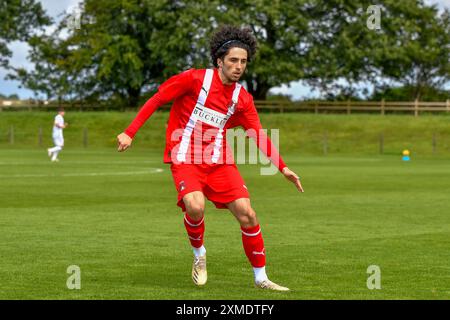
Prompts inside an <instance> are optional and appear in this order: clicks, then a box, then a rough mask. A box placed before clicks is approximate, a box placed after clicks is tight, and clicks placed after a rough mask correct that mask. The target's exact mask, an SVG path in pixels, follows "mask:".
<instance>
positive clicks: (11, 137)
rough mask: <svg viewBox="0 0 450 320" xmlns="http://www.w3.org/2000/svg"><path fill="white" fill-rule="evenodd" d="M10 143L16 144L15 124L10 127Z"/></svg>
mask: <svg viewBox="0 0 450 320" xmlns="http://www.w3.org/2000/svg"><path fill="white" fill-rule="evenodd" d="M9 144H14V126H13V125H11V127H9Z"/></svg>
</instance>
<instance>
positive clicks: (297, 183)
mask: <svg viewBox="0 0 450 320" xmlns="http://www.w3.org/2000/svg"><path fill="white" fill-rule="evenodd" d="M283 175H284V176H285V177H286V179H288V180H289V181H291V182H292V183H293V184H295V187H296V188H297V190H298V191H299V192H305V191H304V190H303V187H302V184H301V183H300V178H299V177H298V175H297V174H296V173H295V172H294V171H292V170H290V169H289V168H288V167H284V168H283Z"/></svg>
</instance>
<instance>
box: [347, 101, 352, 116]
mask: <svg viewBox="0 0 450 320" xmlns="http://www.w3.org/2000/svg"><path fill="white" fill-rule="evenodd" d="M350 112H351V109H350V100H347V114H350Z"/></svg>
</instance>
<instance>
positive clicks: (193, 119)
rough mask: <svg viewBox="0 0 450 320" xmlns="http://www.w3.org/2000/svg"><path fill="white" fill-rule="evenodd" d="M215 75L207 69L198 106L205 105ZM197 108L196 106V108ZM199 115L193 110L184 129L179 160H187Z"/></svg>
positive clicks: (178, 154)
mask: <svg viewBox="0 0 450 320" xmlns="http://www.w3.org/2000/svg"><path fill="white" fill-rule="evenodd" d="M213 75H214V70H212V69H206V72H205V77H204V78H203V84H202V88H201V89H200V93H199V94H198V98H197V103H196V107H197V106H200V107H203V106H204V105H205V101H206V98H207V97H208V93H209V89H210V88H211V83H212V78H213ZM194 110H196V108H194ZM197 120H198V117H197V115H195V114H194V111H192V113H191V116H190V117H189V121H188V123H187V125H186V127H185V128H184V130H183V136H182V138H181V142H180V148H179V149H178V153H177V160H178V161H179V162H183V161H186V153H187V150H188V148H189V143H190V142H191V135H192V131H194V127H195V124H196V123H197Z"/></svg>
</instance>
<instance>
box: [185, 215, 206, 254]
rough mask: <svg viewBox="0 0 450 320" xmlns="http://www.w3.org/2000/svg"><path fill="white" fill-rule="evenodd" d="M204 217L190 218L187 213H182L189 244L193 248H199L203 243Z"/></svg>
mask: <svg viewBox="0 0 450 320" xmlns="http://www.w3.org/2000/svg"><path fill="white" fill-rule="evenodd" d="M203 220H204V217H202V218H201V219H200V220H199V221H195V220H192V218H191V217H189V215H188V214H187V213H185V214H184V226H185V227H186V231H187V234H188V236H189V241H190V242H191V245H192V246H193V247H195V248H200V247H201V246H202V245H203V234H204V233H205V223H204V221H203Z"/></svg>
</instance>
